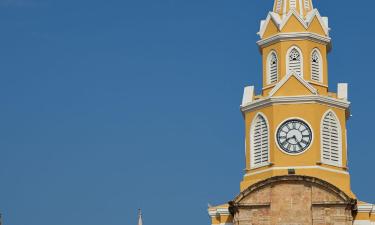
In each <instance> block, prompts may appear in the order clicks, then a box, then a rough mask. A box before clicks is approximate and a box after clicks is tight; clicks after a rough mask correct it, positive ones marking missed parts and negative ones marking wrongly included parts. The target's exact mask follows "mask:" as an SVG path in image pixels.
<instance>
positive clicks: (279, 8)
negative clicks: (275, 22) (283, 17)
mask: <svg viewBox="0 0 375 225" xmlns="http://www.w3.org/2000/svg"><path fill="white" fill-rule="evenodd" d="M281 3H282V0H277V2H276V8H275V11H276V12H277V13H280V12H281Z"/></svg>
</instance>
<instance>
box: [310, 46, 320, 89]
mask: <svg viewBox="0 0 375 225" xmlns="http://www.w3.org/2000/svg"><path fill="white" fill-rule="evenodd" d="M311 80H313V81H316V82H322V62H321V57H320V54H319V52H318V50H314V51H313V53H312V54H311Z"/></svg>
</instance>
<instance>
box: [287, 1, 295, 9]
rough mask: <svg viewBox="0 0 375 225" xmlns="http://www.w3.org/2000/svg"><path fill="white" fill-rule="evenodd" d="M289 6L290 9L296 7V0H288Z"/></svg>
mask: <svg viewBox="0 0 375 225" xmlns="http://www.w3.org/2000/svg"><path fill="white" fill-rule="evenodd" d="M289 8H291V9H295V8H297V2H296V0H289Z"/></svg>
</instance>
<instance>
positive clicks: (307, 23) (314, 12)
mask: <svg viewBox="0 0 375 225" xmlns="http://www.w3.org/2000/svg"><path fill="white" fill-rule="evenodd" d="M285 13H286V12H284V15H283V18H280V15H279V14H277V13H274V12H270V13H268V15H267V18H266V19H265V20H262V21H261V27H260V30H259V32H258V35H259V36H260V37H261V38H262V37H263V35H264V32H265V31H266V28H267V26H268V24H269V22H270V21H271V20H273V22H275V24H276V25H277V27H278V30H279V31H281V30H282V29H283V28H284V26H285V25H286V23H287V22H288V20H289V19H290V18H291V17H292V16H295V17H296V18H297V20H298V21H299V22H300V23H301V25H302V26H303V27H304V28H305V29H306V30H307V29H308V28H309V26H310V25H311V23H312V21H313V20H314V18H315V17H317V19H318V21H319V23H320V25H321V26H322V28H323V30H324V33H325V35H327V36H328V35H329V27H328V24H327V23H325V22H324V20H323V19H322V16H321V15H320V14H319V11H318V10H317V9H313V10H312V11H311V12H309V13H308V14H307V16H306V19H304V18H303V16H302V15H300V14H299V13H298V12H296V11H295V9H290V10H289V13H288V14H286V16H285ZM326 20H327V19H326Z"/></svg>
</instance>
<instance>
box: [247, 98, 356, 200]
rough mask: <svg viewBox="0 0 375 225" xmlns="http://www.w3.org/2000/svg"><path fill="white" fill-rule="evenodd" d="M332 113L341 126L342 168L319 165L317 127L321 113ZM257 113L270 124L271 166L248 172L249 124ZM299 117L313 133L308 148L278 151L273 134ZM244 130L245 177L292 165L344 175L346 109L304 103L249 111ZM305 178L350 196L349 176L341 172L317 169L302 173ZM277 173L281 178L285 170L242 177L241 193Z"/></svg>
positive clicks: (319, 141)
mask: <svg viewBox="0 0 375 225" xmlns="http://www.w3.org/2000/svg"><path fill="white" fill-rule="evenodd" d="M328 110H332V111H333V112H334V113H335V114H336V116H337V117H338V119H339V121H340V125H341V132H342V138H341V140H342V151H343V152H342V167H341V168H339V167H335V166H330V165H321V139H320V133H321V132H320V127H321V120H322V118H323V116H324V114H325V113H326V112H327V111H328ZM258 113H262V114H263V115H264V116H266V118H267V120H268V123H269V135H270V140H269V142H270V162H271V163H272V165H270V166H266V167H262V168H258V169H251V166H250V161H251V160H250V147H251V145H250V129H251V124H252V122H253V120H254V118H255V116H256V115H257V114H258ZM292 118H300V119H302V120H303V121H305V122H307V123H308V124H309V125H310V128H311V130H312V132H313V142H312V143H311V145H310V147H309V149H307V150H306V151H305V152H304V153H303V154H300V155H289V154H286V153H284V152H283V151H281V150H280V149H279V147H278V145H277V141H276V132H277V129H278V127H279V125H280V124H281V123H283V122H284V121H285V120H287V119H292ZM245 127H246V132H245V133H246V146H247V147H246V170H247V174H252V173H254V172H259V171H262V170H265V169H270V168H274V167H293V166H322V167H325V168H329V169H333V170H337V171H338V172H339V171H342V172H346V165H347V154H346V149H347V146H346V129H345V128H346V111H345V109H341V108H335V107H330V106H328V105H323V104H318V103H305V104H279V105H272V106H268V107H265V108H261V109H259V110H255V111H252V112H248V113H246V114H245ZM301 172H303V173H304V174H305V175H313V176H315V177H318V178H321V179H323V180H326V181H328V182H330V183H332V184H334V185H336V186H337V187H339V188H340V189H342V190H344V191H345V192H346V193H347V194H349V195H352V193H351V191H350V177H349V175H343V174H341V173H334V172H326V171H324V172H322V171H321V170H317V169H309V170H301ZM275 173H277V174H278V175H284V174H285V173H287V170H285V171H276V172H267V173H262V174H257V175H254V176H245V178H244V181H243V183H242V185H241V190H243V189H244V188H246V187H248V186H249V185H251V184H254V183H255V182H257V181H260V180H263V179H267V178H269V177H271V176H273V175H275Z"/></svg>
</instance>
